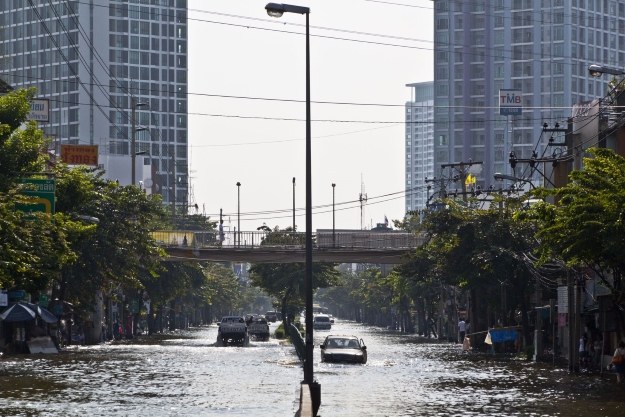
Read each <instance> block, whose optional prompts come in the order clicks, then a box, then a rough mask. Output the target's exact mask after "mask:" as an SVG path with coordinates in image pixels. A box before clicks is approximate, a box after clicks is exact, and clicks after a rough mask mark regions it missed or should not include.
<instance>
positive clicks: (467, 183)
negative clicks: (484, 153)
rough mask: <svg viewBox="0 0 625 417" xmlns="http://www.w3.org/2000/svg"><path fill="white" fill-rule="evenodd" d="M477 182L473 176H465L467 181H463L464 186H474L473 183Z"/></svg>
mask: <svg viewBox="0 0 625 417" xmlns="http://www.w3.org/2000/svg"><path fill="white" fill-rule="evenodd" d="M476 181H477V179H476V178H475V175H471V174H469V175H467V179H466V180H464V185H471V184H475V182H476Z"/></svg>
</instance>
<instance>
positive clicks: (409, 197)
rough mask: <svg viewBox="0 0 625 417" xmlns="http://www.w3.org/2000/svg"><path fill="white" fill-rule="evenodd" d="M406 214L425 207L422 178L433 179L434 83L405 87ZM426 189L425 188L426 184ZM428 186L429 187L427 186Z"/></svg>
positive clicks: (425, 190)
mask: <svg viewBox="0 0 625 417" xmlns="http://www.w3.org/2000/svg"><path fill="white" fill-rule="evenodd" d="M406 87H410V89H411V100H410V101H409V102H407V103H406V178H405V181H406V212H409V211H416V210H421V209H423V208H425V207H426V204H427V203H428V201H427V199H428V197H429V189H428V188H427V185H426V184H425V183H424V181H425V179H426V178H430V179H431V178H433V177H434V83H433V82H431V81H430V82H424V83H414V84H406ZM428 185H429V184H428ZM430 186H431V185H430Z"/></svg>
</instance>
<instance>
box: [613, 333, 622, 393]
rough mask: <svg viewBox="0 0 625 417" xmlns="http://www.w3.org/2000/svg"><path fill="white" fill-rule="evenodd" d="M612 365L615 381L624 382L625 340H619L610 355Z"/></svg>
mask: <svg viewBox="0 0 625 417" xmlns="http://www.w3.org/2000/svg"><path fill="white" fill-rule="evenodd" d="M612 365H613V366H614V372H616V382H617V383H619V384H620V383H622V382H625V342H620V343H619V344H618V347H617V348H616V350H615V351H614V355H613V356H612Z"/></svg>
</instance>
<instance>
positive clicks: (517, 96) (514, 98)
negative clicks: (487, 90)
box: [499, 89, 523, 116]
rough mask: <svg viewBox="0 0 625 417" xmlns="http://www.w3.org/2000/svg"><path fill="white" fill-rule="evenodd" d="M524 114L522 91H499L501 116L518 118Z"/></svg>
mask: <svg viewBox="0 0 625 417" xmlns="http://www.w3.org/2000/svg"><path fill="white" fill-rule="evenodd" d="M522 112H523V102H522V101H521V90H509V89H502V90H499V115H501V116H517V115H520V114H521V113H522Z"/></svg>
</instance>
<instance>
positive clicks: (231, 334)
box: [217, 316, 248, 346]
mask: <svg viewBox="0 0 625 417" xmlns="http://www.w3.org/2000/svg"><path fill="white" fill-rule="evenodd" d="M217 325H218V326H219V329H218V330H217V346H228V345H239V346H244V345H246V344H247V343H248V337H247V325H246V324H245V319H244V318H243V317H240V316H225V317H223V318H222V319H221V321H220V322H219V323H217Z"/></svg>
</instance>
